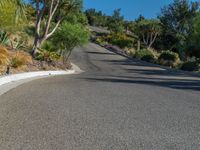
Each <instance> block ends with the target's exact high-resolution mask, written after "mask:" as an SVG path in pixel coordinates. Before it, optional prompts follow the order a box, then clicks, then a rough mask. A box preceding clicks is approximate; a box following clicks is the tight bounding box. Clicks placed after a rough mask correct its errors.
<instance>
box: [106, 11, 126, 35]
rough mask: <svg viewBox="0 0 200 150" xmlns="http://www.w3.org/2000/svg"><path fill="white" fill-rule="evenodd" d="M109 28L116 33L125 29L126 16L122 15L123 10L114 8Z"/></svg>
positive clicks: (109, 19) (109, 20)
mask: <svg viewBox="0 0 200 150" xmlns="http://www.w3.org/2000/svg"><path fill="white" fill-rule="evenodd" d="M107 26H108V29H110V30H111V31H112V32H115V33H122V32H123V31H124V17H123V16H121V10H120V9H117V10H114V12H113V15H112V16H111V17H109V18H108V24H107Z"/></svg>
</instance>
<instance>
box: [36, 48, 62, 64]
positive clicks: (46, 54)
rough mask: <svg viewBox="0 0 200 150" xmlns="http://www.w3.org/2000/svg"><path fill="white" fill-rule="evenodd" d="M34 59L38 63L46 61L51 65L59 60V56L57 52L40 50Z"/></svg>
mask: <svg viewBox="0 0 200 150" xmlns="http://www.w3.org/2000/svg"><path fill="white" fill-rule="evenodd" d="M36 59H37V60H40V61H46V62H48V63H51V62H53V61H57V60H59V59H60V55H59V54H58V53H57V52H53V51H48V50H44V49H42V50H40V51H39V52H38V53H37V55H36Z"/></svg>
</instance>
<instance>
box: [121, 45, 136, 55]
mask: <svg viewBox="0 0 200 150" xmlns="http://www.w3.org/2000/svg"><path fill="white" fill-rule="evenodd" d="M124 51H125V53H126V54H127V55H129V56H131V57H135V54H136V50H135V49H134V48H127V47H126V48H125V49H124Z"/></svg>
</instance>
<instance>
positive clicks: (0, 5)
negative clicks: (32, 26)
mask: <svg viewBox="0 0 200 150" xmlns="http://www.w3.org/2000/svg"><path fill="white" fill-rule="evenodd" d="M0 22H1V23H0V28H1V29H3V30H7V31H16V30H19V29H21V28H22V27H23V26H24V24H25V23H26V18H25V11H24V5H23V3H22V1H21V0H1V1H0Z"/></svg>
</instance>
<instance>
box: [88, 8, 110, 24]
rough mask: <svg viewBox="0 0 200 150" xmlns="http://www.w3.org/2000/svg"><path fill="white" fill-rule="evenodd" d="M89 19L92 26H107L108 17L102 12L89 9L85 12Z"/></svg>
mask: <svg viewBox="0 0 200 150" xmlns="http://www.w3.org/2000/svg"><path fill="white" fill-rule="evenodd" d="M85 14H86V16H87V19H88V23H89V25H91V26H102V27H104V26H107V25H108V23H107V20H108V17H107V16H106V15H105V14H103V13H102V12H101V11H96V10H95V9H88V10H86V11H85Z"/></svg>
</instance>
